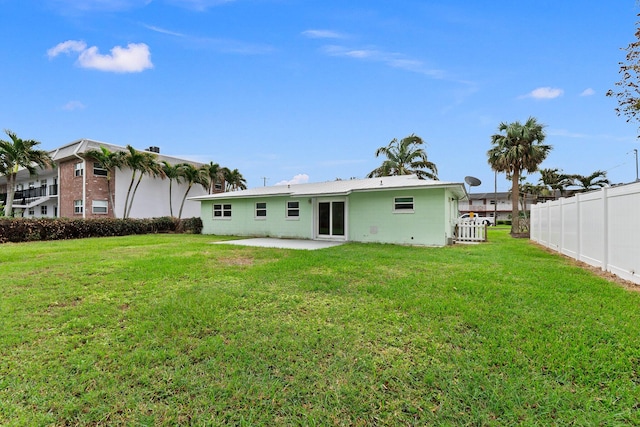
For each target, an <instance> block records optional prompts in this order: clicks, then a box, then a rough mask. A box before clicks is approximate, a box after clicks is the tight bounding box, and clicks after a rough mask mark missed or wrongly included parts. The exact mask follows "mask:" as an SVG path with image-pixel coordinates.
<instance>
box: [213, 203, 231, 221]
mask: <svg viewBox="0 0 640 427" xmlns="http://www.w3.org/2000/svg"><path fill="white" fill-rule="evenodd" d="M213 218H214V219H230V218H231V205H230V204H224V205H223V204H214V205H213Z"/></svg>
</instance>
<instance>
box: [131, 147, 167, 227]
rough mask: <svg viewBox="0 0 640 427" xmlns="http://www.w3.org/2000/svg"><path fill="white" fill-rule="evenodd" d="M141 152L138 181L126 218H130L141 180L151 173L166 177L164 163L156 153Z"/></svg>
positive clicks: (155, 176) (156, 176)
mask: <svg viewBox="0 0 640 427" xmlns="http://www.w3.org/2000/svg"><path fill="white" fill-rule="evenodd" d="M140 154H141V155H142V157H141V159H140V162H139V163H138V172H139V174H138V179H137V181H136V186H135V187H134V188H133V192H132V193H131V199H129V207H128V208H127V215H126V217H125V218H129V216H131V207H132V206H133V199H134V197H135V196H136V192H137V191H138V187H139V186H140V182H142V178H143V177H144V176H145V175H149V176H150V177H153V178H161V179H165V178H166V176H165V174H164V171H163V170H162V165H161V164H160V163H158V161H157V160H156V159H157V158H158V156H157V155H156V154H154V153H148V152H142V153H140ZM134 173H135V172H134Z"/></svg>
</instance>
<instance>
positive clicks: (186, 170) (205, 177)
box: [178, 163, 209, 218]
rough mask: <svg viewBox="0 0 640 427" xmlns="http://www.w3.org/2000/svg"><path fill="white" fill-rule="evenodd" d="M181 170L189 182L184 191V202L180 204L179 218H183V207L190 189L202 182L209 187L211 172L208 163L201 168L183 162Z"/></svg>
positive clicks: (205, 186)
mask: <svg viewBox="0 0 640 427" xmlns="http://www.w3.org/2000/svg"><path fill="white" fill-rule="evenodd" d="M180 170H181V175H182V177H183V178H184V180H185V182H186V183H187V189H186V191H185V192H184V196H183V197H182V203H181V204H180V211H179V212H178V218H182V208H183V207H184V202H185V200H187V195H188V194H189V191H191V187H193V185H194V184H200V185H202V186H203V187H204V188H209V174H208V171H207V167H206V165H205V166H203V167H200V168H196V167H195V166H193V165H192V164H190V163H183V164H182V165H181V169H180Z"/></svg>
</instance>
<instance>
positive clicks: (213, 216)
mask: <svg viewBox="0 0 640 427" xmlns="http://www.w3.org/2000/svg"><path fill="white" fill-rule="evenodd" d="M466 199H467V192H466V190H465V187H464V184H463V183H453V182H443V181H430V180H420V179H418V177H416V176H415V175H403V176H390V177H382V178H369V179H350V180H336V181H330V182H322V183H309V184H291V185H277V186H271V187H258V188H252V189H248V190H242V191H233V192H227V193H219V194H211V195H203V196H198V197H192V198H191V199H190V200H194V201H200V210H201V216H202V222H203V225H204V228H203V231H202V232H203V233H204V234H216V235H232V236H256V237H257V236H260V237H279V238H295V239H314V240H337V241H353V242H377V243H396V244H407V245H427V246H444V245H447V244H451V243H452V242H453V239H454V231H455V226H456V219H457V217H458V201H459V200H466Z"/></svg>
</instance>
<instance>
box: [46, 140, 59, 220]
mask: <svg viewBox="0 0 640 427" xmlns="http://www.w3.org/2000/svg"><path fill="white" fill-rule="evenodd" d="M59 152H60V148H56V149H55V150H54V151H53V152H52V153H51V158H52V159H53V163H54V164H55V165H56V166H57V167H56V169H57V171H56V176H57V177H58V179H57V181H56V183H57V185H58V188H57V191H58V194H57V197H58V204H57V207H56V218H60V164H59V163H56V157H57V156H58V153H59ZM47 194H49V195H51V192H50V191H49V190H47Z"/></svg>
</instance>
